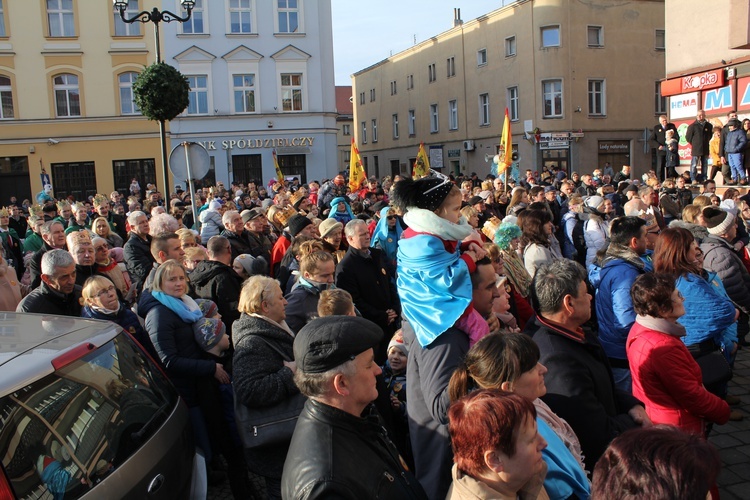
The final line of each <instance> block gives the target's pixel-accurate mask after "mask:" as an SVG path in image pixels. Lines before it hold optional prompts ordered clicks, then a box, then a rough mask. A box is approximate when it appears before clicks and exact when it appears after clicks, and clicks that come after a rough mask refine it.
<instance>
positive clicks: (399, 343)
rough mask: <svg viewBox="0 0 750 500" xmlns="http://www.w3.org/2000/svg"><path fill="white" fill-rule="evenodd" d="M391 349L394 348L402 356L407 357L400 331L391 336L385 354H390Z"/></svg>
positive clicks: (407, 351) (407, 353) (407, 352)
mask: <svg viewBox="0 0 750 500" xmlns="http://www.w3.org/2000/svg"><path fill="white" fill-rule="evenodd" d="M391 347H395V348H397V349H398V350H400V351H401V352H402V353H403V355H404V356H407V357H408V356H409V349H407V348H406V344H404V336H403V334H402V333H401V330H400V329H399V330H396V333H394V334H393V338H392V339H391V341H390V342H388V349H387V350H386V352H390V350H391Z"/></svg>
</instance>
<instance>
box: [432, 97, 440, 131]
mask: <svg viewBox="0 0 750 500" xmlns="http://www.w3.org/2000/svg"><path fill="white" fill-rule="evenodd" d="M438 130H440V120H439V119H438V105H437V104H430V132H431V133H433V134H434V133H435V132H437V131H438Z"/></svg>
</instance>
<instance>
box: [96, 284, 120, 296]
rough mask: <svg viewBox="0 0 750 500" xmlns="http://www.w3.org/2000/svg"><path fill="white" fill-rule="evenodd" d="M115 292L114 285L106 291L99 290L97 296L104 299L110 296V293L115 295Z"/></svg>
mask: <svg viewBox="0 0 750 500" xmlns="http://www.w3.org/2000/svg"><path fill="white" fill-rule="evenodd" d="M114 291H115V286H114V285H109V286H108V287H107V288H105V289H104V290H99V292H98V293H97V294H96V296H97V297H98V298H102V297H103V296H105V295H109V294H110V293H114Z"/></svg>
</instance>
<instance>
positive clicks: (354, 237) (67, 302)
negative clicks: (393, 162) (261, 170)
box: [0, 165, 750, 499]
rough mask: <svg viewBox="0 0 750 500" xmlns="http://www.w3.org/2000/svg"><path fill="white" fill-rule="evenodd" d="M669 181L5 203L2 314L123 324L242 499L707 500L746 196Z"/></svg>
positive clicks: (745, 297) (646, 178) (431, 180)
mask: <svg viewBox="0 0 750 500" xmlns="http://www.w3.org/2000/svg"><path fill="white" fill-rule="evenodd" d="M671 173H672V174H673V176H671V177H668V178H667V179H665V180H663V181H662V180H660V178H659V176H658V175H657V173H656V172H654V171H651V172H648V173H646V174H645V175H643V177H642V178H641V179H631V171H630V167H629V166H627V165H624V166H622V168H621V170H620V171H618V172H614V171H613V169H612V167H611V166H609V165H606V166H605V168H604V169H595V170H594V171H593V172H591V173H581V175H579V173H578V172H572V173H571V175H570V177H568V175H567V174H566V172H564V171H562V170H560V169H558V168H555V167H553V168H550V169H547V168H546V167H545V168H544V169H542V170H541V171H539V172H537V171H532V170H527V171H526V172H525V175H524V176H523V177H522V178H521V179H519V180H514V179H510V178H509V179H508V180H507V182H506V181H505V180H504V179H503V178H495V177H493V176H491V175H490V176H487V178H485V179H484V180H482V179H480V178H479V177H478V176H477V175H476V174H474V173H472V174H471V175H470V176H466V177H459V178H453V177H446V176H444V175H442V174H440V173H437V172H434V171H432V172H431V173H430V174H429V175H428V176H426V177H423V178H421V179H411V178H401V177H400V176H396V177H394V178H390V177H386V178H383V179H377V178H375V177H370V178H369V179H367V180H366V181H365V182H364V183H363V185H362V186H361V187H360V188H359V189H357V190H353V191H352V190H351V189H350V188H349V186H348V183H347V182H346V179H345V177H344V176H343V175H337V176H336V177H334V178H333V179H329V180H325V181H324V182H322V183H318V182H309V183H307V184H305V183H301V182H300V181H299V179H297V178H294V179H292V180H290V181H285V182H283V183H281V182H271V183H269V185H268V187H267V188H265V187H263V186H262V185H261V184H258V183H255V182H249V183H246V184H240V183H234V184H232V185H230V186H229V188H228V189H227V188H225V186H224V185H223V184H222V183H218V184H217V185H216V186H212V187H210V188H205V189H202V190H199V191H198V192H196V193H195V195H194V196H192V197H191V194H190V193H187V192H184V191H183V190H182V189H180V187H179V186H177V187H176V190H175V192H174V193H172V194H171V195H170V196H169V199H164V198H163V197H162V196H161V194H160V193H158V192H157V191H156V190H155V189H154V187H153V186H152V185H150V184H148V185H147V186H146V189H145V190H144V191H143V196H141V190H140V183H139V182H138V181H137V180H135V179H134V182H133V184H132V185H131V189H130V193H129V194H130V196H129V197H127V198H126V197H125V196H123V194H122V193H119V192H113V193H111V195H110V196H104V195H96V196H94V197H92V198H91V199H89V200H72V199H64V200H46V201H45V200H44V199H42V200H40V201H45V202H44V203H41V204H35V205H30V206H25V205H24V204H18V203H17V200H15V199H13V200H11V204H9V205H8V207H6V208H3V209H2V210H0V241H2V258H1V259H0V290H2V292H1V293H0V310H7V311H13V310H16V311H21V312H30V313H44V314H52V315H66V316H81V317H88V318H95V319H105V320H109V321H113V322H115V323H117V324H118V325H120V326H122V327H123V328H124V329H125V330H126V331H128V332H129V333H130V334H132V335H133V336H134V337H135V338H136V339H137V340H138V341H139V342H140V344H141V345H142V346H143V347H144V348H145V349H146V350H147V351H148V353H149V354H150V355H151V356H152V357H153V358H154V360H155V361H156V362H157V363H159V364H160V365H161V367H162V368H163V369H164V371H165V373H166V374H167V376H168V377H169V378H170V379H171V381H172V383H173V384H174V385H175V387H176V388H177V390H178V391H179V393H180V395H181V397H182V399H183V400H184V401H185V403H186V404H187V406H188V408H189V410H190V415H191V421H192V424H193V432H194V435H195V440H196V444H197V445H198V446H200V447H201V449H202V450H203V451H204V453H205V455H206V457H207V463H208V477H209V480H210V481H212V482H221V481H224V480H226V479H228V480H229V484H230V487H231V490H232V494H233V495H234V497H235V498H256V497H257V498H263V497H268V498H281V497H282V496H283V497H284V498H322V497H333V496H335V497H342V498H374V497H377V498H431V499H432V498H446V497H447V498H455V499H461V498H508V499H512V498H540V499H543V498H553V499H567V498H582V499H583V498H600V499H603V498H621V497H620V496H619V495H621V494H623V492H622V490H623V486H622V485H623V484H626V483H627V484H628V485H629V486H628V494H630V495H634V496H636V497H643V498H705V497H706V495H707V494H708V493H709V490H710V491H711V493H712V494H716V492H717V489H716V478H717V476H718V470H719V465H720V462H719V461H718V458H717V455H716V452H715V451H714V450H713V449H712V448H711V446H710V445H709V444H708V443H707V441H706V438H707V436H708V433H709V432H710V431H711V429H712V426H713V425H721V424H724V423H726V422H727V421H728V420H730V419H731V420H740V419H742V418H743V415H742V414H741V413H740V412H739V411H738V410H733V409H731V406H732V405H736V404H738V403H739V399H738V398H737V397H736V396H734V395H731V394H728V392H727V382H728V380H729V377H730V376H731V367H732V364H733V362H734V358H735V356H736V353H737V350H738V349H740V348H742V347H745V346H747V345H748V342H747V340H746V336H747V333H748V330H750V324H749V322H748V320H749V318H750V316H749V315H750V272H749V271H748V270H749V269H750V253H749V252H748V250H747V249H746V246H747V245H748V243H750V236H749V235H748V234H749V232H750V231H749V228H750V198H749V197H750V195H749V194H744V195H743V193H742V192H741V191H740V190H738V189H735V188H730V189H727V190H726V191H725V192H724V193H723V196H721V197H719V196H718V195H717V194H716V184H715V183H714V182H713V181H712V180H710V179H709V180H706V181H705V182H704V183H703V184H702V185H700V186H699V187H698V186H697V185H695V184H693V181H694V180H695V179H694V178H692V177H691V171H688V172H686V173H685V174H683V175H677V174H676V172H671ZM47 194H48V195H49V194H50V193H47ZM192 205H195V208H196V212H197V213H198V216H197V220H194V219H193V214H192V210H191V208H192ZM282 410H283V411H284V412H292V414H293V416H292V417H290V418H286V419H277V420H278V421H276V420H274V421H273V422H272V424H273V426H272V427H267V428H264V425H268V424H263V425H260V426H258V425H252V426H250V425H249V422H250V420H251V419H252V418H256V417H257V416H258V415H264V416H266V417H274V416H278V415H280V414H281V413H282ZM295 419H296V420H295ZM290 420H291V421H292V424H293V423H294V421H296V429H295V427H294V425H292V426H291V427H290V426H289V425H288V422H289V421H290ZM266 432H268V434H266ZM219 456H221V457H223V460H219ZM644 456H647V457H648V458H647V459H646V460H651V461H653V462H654V464H655V466H654V467H653V468H644V467H643V466H642V465H639V463H642V462H643V460H644V458H643V457H644ZM698 457H700V458H698ZM657 462H658V463H657ZM224 464H226V466H225V465H224ZM657 465H658V466H657ZM699 471H700V472H699ZM251 477H259V478H262V481H261V482H262V483H263V484H264V485H265V488H264V489H263V491H258V488H257V486H256V485H257V484H258V483H257V481H252V480H251ZM634 488H635V489H637V491H636V490H634ZM659 495H662V496H659ZM715 498H716V497H715Z"/></svg>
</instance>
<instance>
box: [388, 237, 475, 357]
mask: <svg viewBox="0 0 750 500" xmlns="http://www.w3.org/2000/svg"><path fill="white" fill-rule="evenodd" d="M396 287H397V288H398V296H399V298H400V299H401V311H402V313H403V315H404V317H405V318H406V319H407V320H408V321H409V323H411V325H412V327H413V328H414V334H415V336H416V337H417V340H418V341H419V344H420V345H421V346H422V347H426V346H428V345H430V344H431V343H432V341H433V340H435V339H436V338H437V337H438V336H439V335H440V334H442V333H443V332H445V331H446V330H447V329H448V328H450V327H451V326H453V324H455V322H456V320H458V318H460V317H461V315H462V314H463V313H464V311H465V310H466V308H467V307H468V306H469V304H470V303H471V299H472V293H471V292H472V289H471V276H470V275H469V269H468V267H467V265H466V262H464V261H463V259H461V258H459V249H458V247H456V251H455V252H454V253H449V252H447V251H446V250H445V246H444V245H443V241H442V240H441V239H440V238H438V237H437V236H432V235H428V234H417V235H415V236H412V237H410V238H402V239H400V240H399V242H398V265H397V278H396Z"/></svg>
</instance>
